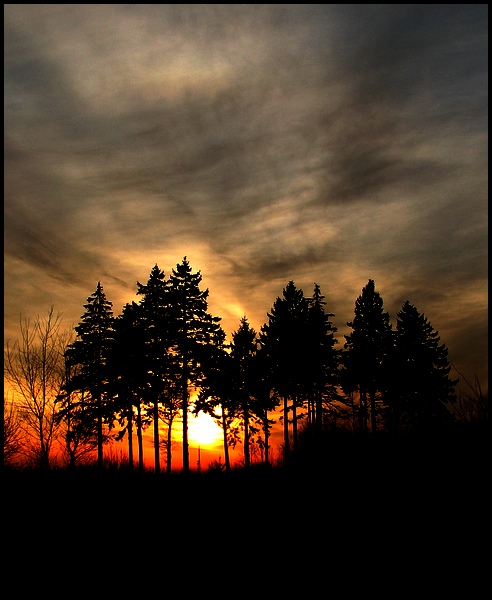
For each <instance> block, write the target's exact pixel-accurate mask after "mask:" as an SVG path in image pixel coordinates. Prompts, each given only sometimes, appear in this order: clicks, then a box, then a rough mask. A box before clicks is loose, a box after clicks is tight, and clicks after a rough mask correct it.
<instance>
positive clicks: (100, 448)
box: [96, 394, 103, 469]
mask: <svg viewBox="0 0 492 600" xmlns="http://www.w3.org/2000/svg"><path fill="white" fill-rule="evenodd" d="M96 402H97V466H98V467H99V468H100V469H102V467H103V424H102V401H101V394H98V397H97V401H96Z"/></svg>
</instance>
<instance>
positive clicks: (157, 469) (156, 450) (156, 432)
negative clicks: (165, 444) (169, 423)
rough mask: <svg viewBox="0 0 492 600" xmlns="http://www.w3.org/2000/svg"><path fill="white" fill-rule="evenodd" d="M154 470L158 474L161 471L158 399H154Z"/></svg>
mask: <svg viewBox="0 0 492 600" xmlns="http://www.w3.org/2000/svg"><path fill="white" fill-rule="evenodd" d="M153 413H154V415H153V416H154V472H155V474H156V475H159V474H160V472H161V462H160V450H161V448H160V446H159V400H158V399H157V398H156V399H155V401H154V410H153Z"/></svg>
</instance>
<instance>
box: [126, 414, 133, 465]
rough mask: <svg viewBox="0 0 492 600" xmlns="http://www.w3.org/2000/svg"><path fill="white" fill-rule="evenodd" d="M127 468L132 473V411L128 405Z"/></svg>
mask: <svg viewBox="0 0 492 600" xmlns="http://www.w3.org/2000/svg"><path fill="white" fill-rule="evenodd" d="M127 432H128V466H129V468H130V471H133V409H132V406H131V405H130V408H129V410H128V429H127Z"/></svg>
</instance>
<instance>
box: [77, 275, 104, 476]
mask: <svg viewBox="0 0 492 600" xmlns="http://www.w3.org/2000/svg"><path fill="white" fill-rule="evenodd" d="M112 306H113V304H112V302H109V301H108V300H107V298H106V294H105V293H104V290H103V287H102V285H101V282H98V284H97V287H96V291H95V292H94V293H93V294H91V296H89V297H88V298H87V304H84V308H85V309H86V311H85V313H84V314H83V315H82V317H81V321H80V323H79V325H77V326H76V327H75V331H76V332H77V339H76V340H75V341H74V342H73V343H72V344H70V345H69V346H68V348H67V350H66V353H65V358H66V361H67V365H68V366H75V365H76V366H77V370H76V372H75V373H74V375H73V376H72V378H71V380H70V381H68V382H67V383H66V385H65V391H66V392H67V393H69V394H70V393H71V392H73V391H75V390H77V391H79V392H80V393H81V394H82V396H83V397H84V408H85V410H84V411H83V412H79V413H78V414H77V417H78V418H79V419H81V421H80V422H79V424H78V425H79V427H81V428H82V429H85V430H86V431H87V432H88V433H90V432H91V431H92V430H93V428H94V424H95V426H96V439H97V464H98V466H99V468H102V466H103V444H104V442H105V441H106V440H107V436H106V435H105V433H104V427H103V425H104V423H105V422H106V423H108V424H111V423H112V420H113V418H114V412H113V409H112V407H111V406H109V405H108V404H107V402H106V397H105V393H106V387H107V383H108V376H109V372H108V362H107V361H108V355H109V352H110V350H111V346H112V339H113V312H112V310H111V309H112ZM72 408H75V409H76V408H77V406H73V405H72ZM72 417H73V414H72Z"/></svg>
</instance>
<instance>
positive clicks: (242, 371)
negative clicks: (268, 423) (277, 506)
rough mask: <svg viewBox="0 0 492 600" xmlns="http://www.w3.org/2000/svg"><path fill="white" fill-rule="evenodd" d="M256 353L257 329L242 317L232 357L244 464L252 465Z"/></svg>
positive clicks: (235, 333) (234, 336)
mask: <svg viewBox="0 0 492 600" xmlns="http://www.w3.org/2000/svg"><path fill="white" fill-rule="evenodd" d="M255 353H256V331H255V330H254V329H253V328H252V327H250V325H249V323H248V320H247V318H246V317H245V316H244V317H243V318H242V319H241V322H240V325H239V328H238V329H237V330H236V331H234V332H233V334H232V344H231V359H232V369H233V383H234V392H235V398H236V399H237V401H238V403H239V407H240V414H241V420H242V426H243V432H244V443H243V447H244V466H245V468H246V469H248V468H249V467H250V464H251V459H250V434H251V418H252V411H251V407H252V391H253V388H252V383H253V371H252V367H253V357H254V355H255Z"/></svg>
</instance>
